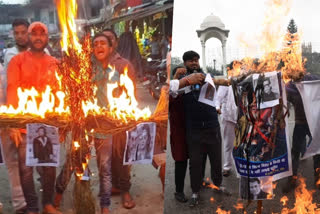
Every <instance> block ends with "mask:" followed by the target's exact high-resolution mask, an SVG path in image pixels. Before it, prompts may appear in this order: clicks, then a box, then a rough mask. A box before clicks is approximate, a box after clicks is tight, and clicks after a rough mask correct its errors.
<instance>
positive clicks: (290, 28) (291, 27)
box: [287, 19, 298, 34]
mask: <svg viewBox="0 0 320 214" xmlns="http://www.w3.org/2000/svg"><path fill="white" fill-rule="evenodd" d="M287 29H288V31H289V32H290V34H295V33H297V32H298V28H297V25H296V23H295V22H294V20H293V19H291V20H290V22H289V25H288V27H287Z"/></svg>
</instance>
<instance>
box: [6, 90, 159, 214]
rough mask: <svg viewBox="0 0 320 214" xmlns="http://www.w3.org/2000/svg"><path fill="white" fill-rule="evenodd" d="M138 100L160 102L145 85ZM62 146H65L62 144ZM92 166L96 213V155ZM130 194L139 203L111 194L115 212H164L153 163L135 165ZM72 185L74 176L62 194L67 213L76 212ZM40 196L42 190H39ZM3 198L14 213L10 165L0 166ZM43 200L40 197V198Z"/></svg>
mask: <svg viewBox="0 0 320 214" xmlns="http://www.w3.org/2000/svg"><path fill="white" fill-rule="evenodd" d="M137 100H138V102H139V107H140V108H142V107H145V106H149V107H150V110H151V111H152V112H153V111H154V110H155V107H156V105H157V101H156V100H154V99H153V98H152V97H151V95H150V93H149V92H148V91H147V90H146V89H144V88H143V87H142V85H139V84H138V86H137ZM62 147H63V146H62ZM64 154H65V150H64V149H63V148H62V149H61V162H60V167H59V168H58V169H57V175H58V173H59V172H60V170H61V165H62V164H63V163H64V158H65V155H64ZM90 170H91V172H92V177H91V181H90V182H91V189H92V192H93V195H94V196H95V199H96V200H95V201H96V213H100V208H99V199H98V197H97V195H98V191H99V177H98V170H97V165H96V159H95V157H93V158H92V159H91V161H90ZM38 177H39V176H38V174H37V172H36V171H34V180H35V184H36V190H37V191H38V193H39V191H40V183H39V182H38V181H37V178H38ZM131 183H132V186H131V191H130V192H131V194H132V196H133V199H134V201H135V203H136V207H135V208H133V209H131V210H127V209H125V208H123V207H122V203H121V197H120V195H115V196H112V198H111V210H112V213H117V214H126V213H132V214H135V213H155V214H160V213H163V194H162V184H161V181H160V178H159V177H158V171H157V170H156V169H155V168H154V167H153V166H152V165H151V164H150V165H142V164H140V165H134V166H133V167H132V172H131ZM73 186H74V177H73V178H72V180H71V182H70V184H69V185H68V188H67V190H66V192H65V193H64V195H63V199H62V203H61V211H62V212H63V213H64V214H73V213H74V212H73ZM39 196H40V193H39ZM0 202H2V203H3V212H2V213H3V214H12V213H14V210H13V208H12V204H11V193H10V186H9V181H8V174H7V169H6V168H5V166H0ZM39 204H40V200H39Z"/></svg>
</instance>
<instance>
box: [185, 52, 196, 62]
mask: <svg viewBox="0 0 320 214" xmlns="http://www.w3.org/2000/svg"><path fill="white" fill-rule="evenodd" d="M195 57H197V58H198V59H200V55H199V54H198V53H197V52H195V51H187V52H185V53H184V54H183V56H182V59H183V62H186V61H187V60H191V59H193V58H195Z"/></svg>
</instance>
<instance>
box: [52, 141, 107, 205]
mask: <svg viewBox="0 0 320 214" xmlns="http://www.w3.org/2000/svg"><path fill="white" fill-rule="evenodd" d="M94 141H95V149H96V154H97V166H98V170H99V183H100V191H99V197H100V207H101V208H103V207H106V208H108V207H109V206H110V203H111V202H110V198H111V189H112V173H111V158H112V137H108V138H106V139H97V138H95V139H94ZM68 159H69V157H67V159H66V160H67V161H66V162H65V164H64V166H63V168H62V171H61V172H60V174H59V176H58V177H57V181H56V192H57V193H59V194H63V192H64V191H65V190H66V188H67V186H68V184H69V182H70V179H71V176H72V174H73V170H72V167H71V161H68Z"/></svg>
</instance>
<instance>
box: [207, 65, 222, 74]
mask: <svg viewBox="0 0 320 214" xmlns="http://www.w3.org/2000/svg"><path fill="white" fill-rule="evenodd" d="M206 68H207V72H208V73H210V74H211V75H213V76H220V75H223V72H222V70H217V69H214V68H213V67H212V66H207V67H206Z"/></svg>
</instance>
